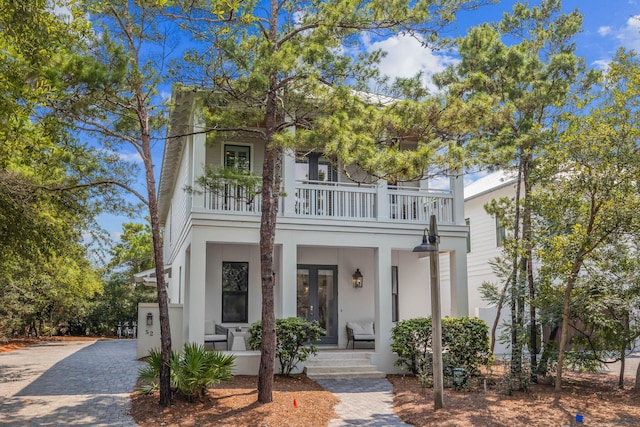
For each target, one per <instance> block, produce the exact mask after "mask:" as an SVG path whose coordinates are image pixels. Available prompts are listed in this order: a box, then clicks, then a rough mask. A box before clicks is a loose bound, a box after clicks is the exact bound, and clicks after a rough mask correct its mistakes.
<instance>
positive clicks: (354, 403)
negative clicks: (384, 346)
mask: <svg viewBox="0 0 640 427" xmlns="http://www.w3.org/2000/svg"><path fill="white" fill-rule="evenodd" d="M316 382H317V383H318V384H320V385H321V386H322V387H323V388H324V389H325V390H327V391H330V392H331V393H333V394H334V395H336V396H337V397H338V398H339V399H340V403H338V404H337V405H336V407H335V411H336V413H337V414H338V416H339V417H340V418H336V419H334V420H332V421H331V422H330V423H329V427H342V426H368V427H374V426H375V427H391V426H409V424H405V423H403V422H402V421H401V420H400V418H398V416H397V415H395V414H394V412H393V387H392V385H391V383H390V382H389V381H388V380H387V379H385V378H381V379H377V378H376V379H374V378H352V379H344V380H316Z"/></svg>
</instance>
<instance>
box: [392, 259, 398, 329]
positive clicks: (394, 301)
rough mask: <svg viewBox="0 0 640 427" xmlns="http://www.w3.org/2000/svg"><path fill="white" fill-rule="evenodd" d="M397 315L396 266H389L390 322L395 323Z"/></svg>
mask: <svg viewBox="0 0 640 427" xmlns="http://www.w3.org/2000/svg"><path fill="white" fill-rule="evenodd" d="M398 320H399V314H398V266H397V265H392V266H391V321H392V322H397V321H398Z"/></svg>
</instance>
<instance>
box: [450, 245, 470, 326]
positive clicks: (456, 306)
mask: <svg viewBox="0 0 640 427" xmlns="http://www.w3.org/2000/svg"><path fill="white" fill-rule="evenodd" d="M465 246H466V242H465ZM449 268H450V269H451V271H450V274H451V284H450V285H451V315H452V316H453V317H461V316H468V315H469V290H468V285H467V251H466V247H465V248H462V249H458V250H455V251H451V252H449Z"/></svg>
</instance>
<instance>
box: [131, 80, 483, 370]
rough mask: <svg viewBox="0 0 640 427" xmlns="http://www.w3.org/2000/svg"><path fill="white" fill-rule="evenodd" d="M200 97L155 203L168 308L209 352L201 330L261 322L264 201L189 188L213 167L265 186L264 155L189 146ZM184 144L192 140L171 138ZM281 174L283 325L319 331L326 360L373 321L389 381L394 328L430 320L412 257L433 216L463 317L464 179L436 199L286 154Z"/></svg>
mask: <svg viewBox="0 0 640 427" xmlns="http://www.w3.org/2000/svg"><path fill="white" fill-rule="evenodd" d="M193 97H194V95H193V92H192V91H180V90H177V91H176V92H175V93H174V101H175V105H176V107H175V108H174V111H173V113H172V117H171V129H172V130H171V132H172V133H170V138H169V139H168V140H167V143H166V146H165V150H164V158H163V161H162V170H161V177H160V185H159V194H158V203H159V210H160V218H161V222H162V224H163V226H164V256H165V260H166V264H167V266H168V267H170V271H171V274H170V278H169V287H168V294H169V298H170V302H171V303H172V304H177V305H182V307H183V319H182V322H181V324H182V331H180V333H181V338H183V340H184V341H185V342H186V341H189V342H195V343H203V342H204V337H205V324H209V325H210V324H211V323H212V322H215V323H216V324H217V325H222V326H224V327H227V328H230V329H231V330H235V329H236V328H237V327H248V326H249V325H251V324H252V323H253V322H256V321H258V320H260V317H261V286H260V259H259V228H260V205H261V201H260V197H259V195H258V196H257V197H256V198H255V200H253V202H252V203H247V202H246V201H245V200H243V199H242V198H241V197H238V196H239V195H240V192H241V190H240V189H238V188H232V187H231V186H227V187H225V188H224V190H223V191H222V192H221V193H219V194H212V193H208V192H195V193H190V192H188V191H186V190H185V188H186V187H188V186H194V187H195V180H196V179H197V178H198V177H199V176H201V175H203V173H204V170H205V167H207V166H214V167H215V166H223V165H231V164H234V165H238V164H242V165H246V167H248V168H250V170H252V171H253V172H254V173H256V174H258V175H261V167H262V161H263V153H264V143H263V142H262V141H259V140H256V139H249V138H237V139H231V140H225V141H219V140H215V141H214V140H213V139H212V138H210V137H207V136H206V135H204V134H194V132H197V131H199V130H200V127H199V124H198V120H197V117H198V116H199V115H198V111H194V107H193V105H194V103H193ZM177 129H179V132H178V131H177ZM177 133H179V134H181V135H186V136H181V137H177V138H174V136H175V135H176V134H177ZM208 138H210V139H208ZM282 174H283V192H282V194H283V196H282V197H281V203H280V213H279V216H278V223H277V231H276V237H275V253H274V257H275V268H274V277H275V282H276V285H275V294H276V301H275V310H276V317H278V318H285V317H296V316H297V317H304V318H308V319H312V320H318V321H319V322H320V324H321V325H322V326H323V327H324V328H325V329H326V330H327V335H326V336H325V337H323V339H322V342H321V344H322V345H323V348H345V346H346V344H347V335H346V328H345V326H346V323H347V322H348V321H365V320H371V321H375V353H374V354H373V355H372V361H373V363H374V364H375V365H376V366H377V368H378V369H379V370H381V371H383V372H393V371H394V370H395V369H394V367H393V362H394V360H395V355H394V354H392V352H391V350H390V336H391V328H392V327H393V324H394V321H397V320H402V319H408V318H413V317H417V316H428V315H429V314H430V309H429V307H430V296H429V283H428V280H429V272H428V268H429V266H428V265H429V263H428V262H425V261H424V260H420V259H419V258H418V255H417V254H416V253H413V252H412V249H413V248H414V247H415V246H416V245H418V244H419V243H420V242H421V239H422V234H423V230H424V228H425V227H426V226H427V225H428V222H429V217H430V215H431V214H435V215H436V216H437V222H438V231H439V234H440V237H441V241H440V250H441V255H440V270H441V287H442V291H441V292H442V315H443V316H464V315H468V313H469V299H468V295H469V292H468V289H467V253H466V252H467V251H466V248H467V226H466V225H465V215H464V200H463V178H462V177H461V176H460V177H456V176H453V177H451V178H450V179H449V180H448V182H447V188H444V189H430V188H428V183H427V182H426V181H421V182H415V183H411V184H409V185H406V186H400V187H391V186H389V185H387V183H386V182H385V181H381V182H378V183H376V184H370V185H367V184H361V185H358V184H355V183H353V182H350V181H348V180H347V179H346V178H345V177H344V176H343V175H342V174H340V173H339V172H338V171H336V170H335V169H334V168H332V166H331V165H330V164H329V163H328V162H325V161H324V159H323V157H322V155H321V153H310V154H307V155H306V156H305V157H303V158H301V157H300V156H295V155H294V153H289V154H288V155H286V156H285V157H284V159H283V168H282ZM196 189H197V187H196ZM472 243H473V242H472ZM356 272H359V273H361V274H362V287H354V285H353V276H354V274H355V273H356ZM474 295H475V294H474ZM473 307H475V302H474V305H473ZM142 333H143V334H144V332H142ZM175 333H176V332H175V331H174V334H175ZM247 373H251V372H247Z"/></svg>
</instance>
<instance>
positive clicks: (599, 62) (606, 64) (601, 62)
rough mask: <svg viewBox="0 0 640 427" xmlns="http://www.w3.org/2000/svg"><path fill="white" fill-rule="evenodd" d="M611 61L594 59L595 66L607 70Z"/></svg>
mask: <svg viewBox="0 0 640 427" xmlns="http://www.w3.org/2000/svg"><path fill="white" fill-rule="evenodd" d="M610 63H611V59H598V60H597V61H593V66H594V67H595V68H596V69H598V70H603V71H607V70H608V69H609V64H610Z"/></svg>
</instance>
